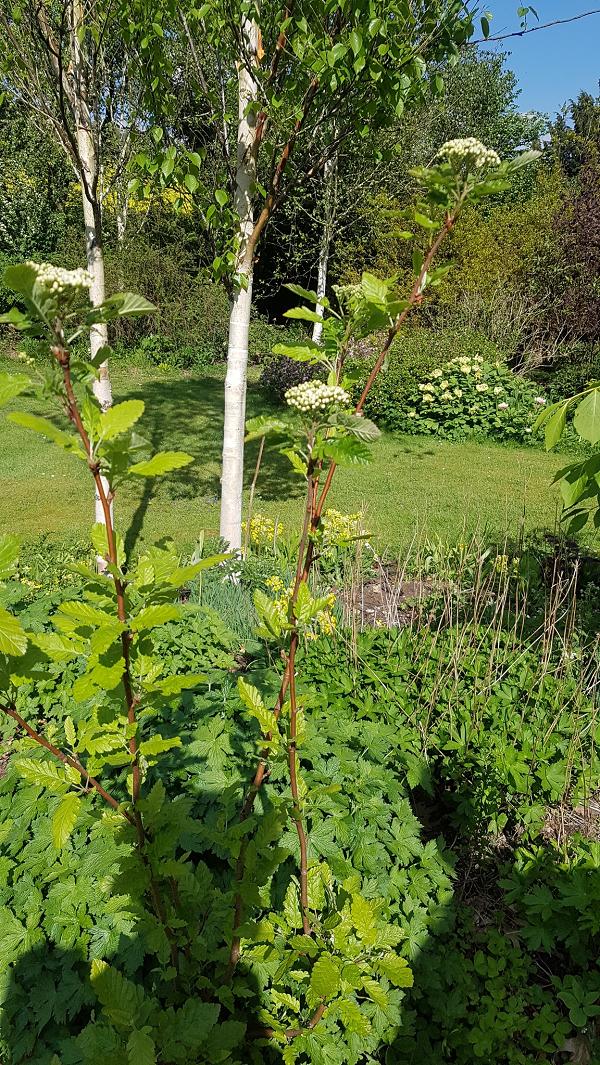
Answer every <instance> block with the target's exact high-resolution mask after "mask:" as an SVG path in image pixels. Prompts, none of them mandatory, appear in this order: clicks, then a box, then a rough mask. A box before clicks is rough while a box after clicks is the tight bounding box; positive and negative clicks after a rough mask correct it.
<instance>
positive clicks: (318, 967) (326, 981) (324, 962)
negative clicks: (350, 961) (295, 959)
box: [310, 954, 340, 1002]
mask: <svg viewBox="0 0 600 1065" xmlns="http://www.w3.org/2000/svg"><path fill="white" fill-rule="evenodd" d="M310 989H311V991H312V993H313V995H314V996H315V998H319V999H323V1000H324V1001H325V1002H328V1001H329V1000H330V999H332V998H335V996H336V995H337V993H338V991H339V989H340V967H339V963H338V961H337V959H336V958H334V957H333V956H332V955H331V954H322V955H321V957H320V958H317V960H316V962H315V964H314V965H313V969H312V972H311V974H310Z"/></svg>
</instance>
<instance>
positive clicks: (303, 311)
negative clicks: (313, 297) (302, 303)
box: [284, 307, 323, 322]
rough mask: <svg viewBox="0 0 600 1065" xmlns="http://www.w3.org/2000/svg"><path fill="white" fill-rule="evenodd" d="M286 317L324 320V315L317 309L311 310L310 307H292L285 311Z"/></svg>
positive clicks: (301, 319)
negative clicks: (318, 312)
mask: <svg viewBox="0 0 600 1065" xmlns="http://www.w3.org/2000/svg"><path fill="white" fill-rule="evenodd" d="M284 318H297V319H299V320H300V321H303V322H322V321H323V315H322V314H317V312H316V311H309V309H308V307H290V309H289V311H285V313H284Z"/></svg>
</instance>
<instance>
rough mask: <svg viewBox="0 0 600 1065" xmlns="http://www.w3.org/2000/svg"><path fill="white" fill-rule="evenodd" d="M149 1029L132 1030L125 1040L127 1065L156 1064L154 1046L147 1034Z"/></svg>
mask: <svg viewBox="0 0 600 1065" xmlns="http://www.w3.org/2000/svg"><path fill="white" fill-rule="evenodd" d="M150 1030H151V1029H149V1028H144V1029H143V1030H141V1031H139V1030H136V1031H133V1032H132V1033H131V1035H130V1036H129V1039H128V1040H127V1061H128V1063H129V1065H156V1046H155V1044H154V1040H153V1039H152V1038H151V1037H150V1036H149V1035H148V1032H149V1031H150Z"/></svg>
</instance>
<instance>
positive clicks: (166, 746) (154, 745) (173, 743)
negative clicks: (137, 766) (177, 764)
mask: <svg viewBox="0 0 600 1065" xmlns="http://www.w3.org/2000/svg"><path fill="white" fill-rule="evenodd" d="M173 747H181V739H180V737H179V736H172V737H171V738H170V739H163V737H162V736H152V737H151V739H149V740H144V742H143V743H140V753H141V754H143V755H144V757H147V756H148V755H154V754H163V753H164V751H170V750H172V748H173Z"/></svg>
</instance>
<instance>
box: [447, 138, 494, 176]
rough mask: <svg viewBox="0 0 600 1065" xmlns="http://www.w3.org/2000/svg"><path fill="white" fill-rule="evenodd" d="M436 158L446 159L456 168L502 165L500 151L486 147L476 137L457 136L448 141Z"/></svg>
mask: <svg viewBox="0 0 600 1065" xmlns="http://www.w3.org/2000/svg"><path fill="white" fill-rule="evenodd" d="M436 159H446V160H447V161H448V162H449V163H450V165H451V166H452V167H454V168H455V169H456V170H459V169H461V168H463V167H466V169H467V170H482V169H483V167H486V166H500V156H499V155H498V153H497V152H495V151H494V150H493V148H486V146H485V144H482V143H481V141H478V140H477V138H476V137H457V138H456V139H455V140H451V141H446V143H445V144H442V147H441V148H440V150H439V152H438V153H437V155H436Z"/></svg>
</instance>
